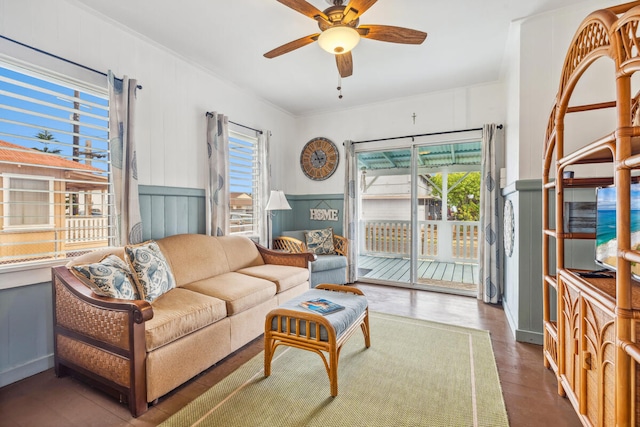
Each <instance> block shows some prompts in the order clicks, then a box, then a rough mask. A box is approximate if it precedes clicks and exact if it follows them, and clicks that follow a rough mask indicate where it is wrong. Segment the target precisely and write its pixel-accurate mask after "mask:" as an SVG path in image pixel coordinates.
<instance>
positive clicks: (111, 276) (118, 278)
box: [71, 255, 140, 300]
mask: <svg viewBox="0 0 640 427" xmlns="http://www.w3.org/2000/svg"><path fill="white" fill-rule="evenodd" d="M71 268H72V270H71V272H72V273H74V274H75V275H76V277H78V278H79V279H80V280H82V282H83V283H85V284H86V285H87V286H89V288H91V290H92V291H93V292H94V293H95V294H97V295H102V296H104V297H111V298H121V299H129V300H134V299H140V295H139V293H138V290H137V289H136V287H135V285H134V282H133V279H132V278H131V271H130V270H129V266H128V265H127V263H126V262H124V261H123V260H122V259H120V257H118V256H116V255H107V256H106V257H104V258H103V259H102V260H101V261H100V262H98V263H94V264H84V265H74V266H73V267H71Z"/></svg>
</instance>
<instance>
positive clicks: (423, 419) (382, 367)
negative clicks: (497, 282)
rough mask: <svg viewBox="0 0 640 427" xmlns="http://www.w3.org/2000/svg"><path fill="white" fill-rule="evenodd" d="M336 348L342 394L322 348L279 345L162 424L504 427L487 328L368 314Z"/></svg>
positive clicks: (505, 420)
mask: <svg viewBox="0 0 640 427" xmlns="http://www.w3.org/2000/svg"><path fill="white" fill-rule="evenodd" d="M370 323H371V347H370V348H369V349H365V347H364V339H363V337H362V333H360V331H358V332H356V334H354V335H353V336H352V337H351V339H350V340H349V341H348V342H347V343H346V344H345V346H344V347H343V349H342V352H341V354H340V361H339V365H338V366H339V368H338V369H339V370H338V396H336V397H335V398H331V396H330V394H329V377H328V376H327V373H326V371H325V368H324V365H323V363H322V360H321V359H320V357H319V356H318V355H317V354H315V353H312V352H310V351H304V350H299V349H295V348H290V347H284V346H280V347H278V350H277V351H276V354H275V356H274V359H273V363H272V367H271V376H270V377H267V378H265V377H264V374H263V361H264V355H263V353H261V354H259V355H258V356H256V357H255V358H253V359H251V360H250V361H249V362H247V363H245V364H244V365H243V366H241V367H240V368H239V369H237V370H236V371H235V372H233V373H232V374H231V375H229V376H228V377H227V378H225V379H224V380H223V381H221V382H220V383H218V384H216V385H215V386H214V387H212V388H211V389H210V390H208V391H207V392H205V393H204V394H202V395H201V396H200V397H198V398H197V399H195V400H194V401H193V402H191V403H189V404H188V405H187V406H186V407H184V408H183V409H182V410H181V411H179V412H178V413H176V414H174V415H173V416H172V417H171V418H169V419H168V420H166V421H165V422H164V423H163V424H162V426H164V427H169V426H180V427H182V426H202V427H205V426H224V427H233V426H239V427H240V426H241V427H249V426H250V427H257V426H268V427H274V426H322V427H328V426H367V427H374V426H380V427H389V426H448V427H449V426H456V427H458V426H491V427H499V426H508V425H509V423H508V420H507V413H506V410H505V405H504V400H503V399H502V391H501V388H500V381H499V379H498V372H497V369H496V363H495V359H494V357H493V350H492V348H491V340H490V338H489V333H488V332H487V331H480V330H476V329H467V328H461V327H456V326H450V325H444V324H441V323H434V322H427V321H422V320H416V319H411V318H406V317H398V316H392V315H386V314H380V313H371V314H370Z"/></svg>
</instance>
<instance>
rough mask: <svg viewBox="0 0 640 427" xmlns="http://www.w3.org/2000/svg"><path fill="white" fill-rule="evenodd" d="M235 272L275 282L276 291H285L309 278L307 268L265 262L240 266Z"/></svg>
mask: <svg viewBox="0 0 640 427" xmlns="http://www.w3.org/2000/svg"><path fill="white" fill-rule="evenodd" d="M237 273H242V274H247V275H249V276H253V277H259V278H261V279H265V280H268V281H270V282H273V283H275V284H276V287H277V288H276V289H277V291H276V293H280V292H282V291H286V290H287V289H291V288H293V287H295V286H298V285H300V284H302V283H304V282H306V281H307V280H309V270H307V269H306V268H302V267H292V266H290V265H276V264H265V265H257V266H255V267H247V268H242V269H240V270H238V271H237Z"/></svg>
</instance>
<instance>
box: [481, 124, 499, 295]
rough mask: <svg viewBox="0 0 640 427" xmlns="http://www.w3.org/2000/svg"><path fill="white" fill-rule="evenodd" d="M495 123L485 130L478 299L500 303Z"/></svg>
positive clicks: (483, 137) (484, 128) (485, 127)
mask: <svg viewBox="0 0 640 427" xmlns="http://www.w3.org/2000/svg"><path fill="white" fill-rule="evenodd" d="M497 132H498V129H497V127H496V125H495V124H490V125H484V126H483V129H482V179H481V183H480V235H479V236H478V239H479V242H480V283H479V286H478V299H482V300H483V301H484V302H486V303H492V304H497V303H499V302H500V299H501V298H502V270H501V263H502V253H501V251H502V238H501V235H502V233H501V225H502V221H500V208H501V205H500V203H499V200H500V199H501V195H500V186H499V185H498V184H499V182H500V178H499V175H498V174H499V173H500V171H499V170H498V168H497V167H496V149H497V141H496V140H497Z"/></svg>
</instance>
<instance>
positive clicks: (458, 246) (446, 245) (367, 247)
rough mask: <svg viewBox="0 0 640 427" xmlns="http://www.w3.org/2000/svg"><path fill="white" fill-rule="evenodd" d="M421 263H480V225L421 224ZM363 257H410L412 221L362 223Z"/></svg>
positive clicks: (448, 222)
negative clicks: (433, 261) (453, 261)
mask: <svg viewBox="0 0 640 427" xmlns="http://www.w3.org/2000/svg"><path fill="white" fill-rule="evenodd" d="M418 227H419V229H420V231H419V233H418V239H419V241H418V259H432V260H436V261H447V260H455V261H458V262H477V260H478V227H479V222H477V221H418ZM361 230H362V236H363V238H362V245H363V247H362V250H361V253H362V254H376V255H390V256H409V255H410V254H411V222H410V221H385V220H366V221H361Z"/></svg>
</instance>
